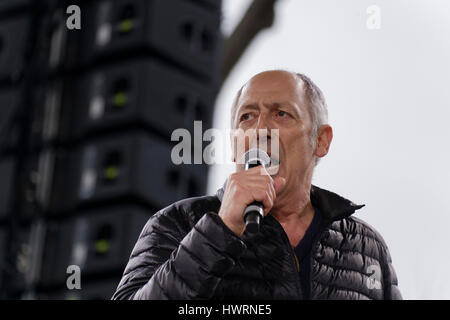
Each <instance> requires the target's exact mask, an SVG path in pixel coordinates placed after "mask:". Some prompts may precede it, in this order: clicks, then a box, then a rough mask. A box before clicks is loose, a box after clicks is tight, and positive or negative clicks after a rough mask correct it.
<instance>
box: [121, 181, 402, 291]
mask: <svg viewBox="0 0 450 320" xmlns="http://www.w3.org/2000/svg"><path fill="white" fill-rule="evenodd" d="M222 195H223V188H221V189H219V191H218V192H217V195H216V196H204V197H196V198H190V199H185V200H182V201H179V202H177V203H174V204H172V205H170V206H169V207H167V208H164V209H162V210H161V211H159V212H157V213H156V214H154V215H153V216H152V217H151V218H150V219H149V221H148V222H147V224H146V225H145V227H144V229H143V230H142V233H141V235H140V236H139V239H138V241H137V243H136V245H135V247H134V249H133V252H132V253H131V257H130V260H129V262H128V264H127V266H126V268H125V271H124V274H123V277H122V280H121V281H120V283H119V286H118V288H117V290H116V292H115V293H114V295H113V297H112V299H226V298H232V299H239V298H243V299H302V296H303V294H302V289H301V285H300V278H299V273H298V270H297V266H296V262H295V258H294V256H293V250H292V248H291V246H290V243H289V241H288V238H287V236H286V234H285V232H284V230H283V227H282V226H281V225H280V224H279V223H278V221H277V220H276V219H275V218H274V217H272V216H271V215H270V214H269V215H267V216H266V217H265V218H264V219H263V220H262V223H261V230H260V233H259V234H257V235H256V236H249V235H248V234H247V233H244V235H243V236H242V238H239V237H237V236H236V235H235V234H234V233H233V232H232V231H231V230H230V229H228V228H227V227H226V226H225V224H224V223H223V222H222V220H221V219H220V217H219V216H218V215H217V213H218V211H219V208H220V204H221V199H222ZM311 202H312V204H313V206H315V207H318V208H319V210H320V212H321V213H322V215H323V217H322V219H323V220H324V221H325V222H326V227H324V228H322V230H321V231H319V233H318V236H317V237H316V239H315V241H314V243H313V245H312V252H311V273H310V288H311V295H310V296H311V299H401V298H402V297H401V294H400V291H399V289H398V287H397V277H396V274H395V271H394V269H393V267H392V264H391V257H390V254H389V251H388V248H387V246H386V244H385V243H384V241H383V239H382V237H381V236H380V234H378V232H377V231H375V230H374V229H373V228H372V227H371V226H369V225H368V224H366V223H365V222H363V221H361V220H360V219H358V218H356V217H352V216H351V214H352V213H354V212H355V210H357V209H360V208H361V207H363V205H355V204H354V203H352V202H351V201H349V200H347V199H344V198H342V197H340V196H339V195H337V194H335V193H332V192H330V191H327V190H324V189H320V188H318V187H316V186H312V187H311Z"/></svg>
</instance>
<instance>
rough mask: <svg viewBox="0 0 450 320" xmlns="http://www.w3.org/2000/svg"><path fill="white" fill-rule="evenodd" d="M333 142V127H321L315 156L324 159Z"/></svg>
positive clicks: (326, 125)
mask: <svg viewBox="0 0 450 320" xmlns="http://www.w3.org/2000/svg"><path fill="white" fill-rule="evenodd" d="M331 140H333V129H332V128H331V126H329V125H328V124H325V125H323V126H321V127H320V129H319V132H318V133H317V141H316V142H317V144H316V150H315V151H314V154H315V155H316V156H317V157H319V158H322V157H324V156H325V155H326V154H327V153H328V150H329V149H330V145H331Z"/></svg>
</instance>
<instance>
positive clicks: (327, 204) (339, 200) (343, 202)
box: [216, 180, 365, 221]
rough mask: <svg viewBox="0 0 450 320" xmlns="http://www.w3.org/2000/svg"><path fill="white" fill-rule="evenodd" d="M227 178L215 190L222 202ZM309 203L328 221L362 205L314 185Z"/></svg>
mask: <svg viewBox="0 0 450 320" xmlns="http://www.w3.org/2000/svg"><path fill="white" fill-rule="evenodd" d="M226 183H227V180H225V183H224V184H223V186H222V187H221V188H220V189H218V190H217V193H216V196H217V198H218V199H219V200H220V202H222V198H223V193H224V189H225V186H226ZM310 197H311V203H312V205H313V206H314V207H316V208H318V209H319V211H320V212H321V213H322V218H323V219H324V220H328V221H335V220H340V219H343V218H346V217H348V216H350V215H352V214H353V213H354V212H355V211H356V210H358V209H361V208H362V207H364V206H365V205H364V204H361V205H357V204H355V203H353V202H352V201H350V200H348V199H346V198H344V197H342V196H340V195H338V194H336V193H334V192H331V191H328V190H325V189H321V188H319V187H317V186H315V185H311V191H310Z"/></svg>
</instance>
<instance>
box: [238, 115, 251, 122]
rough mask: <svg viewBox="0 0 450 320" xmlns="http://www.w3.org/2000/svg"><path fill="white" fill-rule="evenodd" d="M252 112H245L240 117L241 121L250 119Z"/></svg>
mask: <svg viewBox="0 0 450 320" xmlns="http://www.w3.org/2000/svg"><path fill="white" fill-rule="evenodd" d="M250 116H251V114H250V113H244V114H243V115H242V116H241V118H240V119H239V120H240V121H246V120H249V119H250Z"/></svg>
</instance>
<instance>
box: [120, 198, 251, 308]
mask: <svg viewBox="0 0 450 320" xmlns="http://www.w3.org/2000/svg"><path fill="white" fill-rule="evenodd" d="M183 219H186V215H184V214H182V213H181V212H180V210H179V209H177V208H176V207H175V206H171V207H169V208H166V209H163V210H161V211H160V212H158V213H156V214H155V215H153V216H152V217H151V218H150V219H149V221H148V222H147V224H146V225H145V227H144V229H143V230H142V232H141V235H140V236H139V239H138V241H137V243H136V245H135V247H134V249H133V251H132V253H131V256H130V260H129V261H128V264H127V266H126V268H125V271H124V274H123V276H122V279H121V281H120V283H119V285H118V288H117V290H116V292H115V293H114V295H113V297H112V299H136V300H141V299H181V300H185V299H209V298H211V297H212V296H213V294H214V291H215V289H216V288H217V286H218V284H219V283H220V281H221V279H222V278H223V276H224V275H225V274H226V273H227V272H228V271H230V270H231V269H232V268H233V266H234V265H235V263H236V260H237V259H238V258H239V257H240V256H241V254H242V253H243V252H244V251H245V249H246V246H245V244H244V242H243V241H242V240H241V239H240V238H239V237H237V236H236V235H235V234H234V233H233V232H232V231H231V230H230V229H228V228H227V227H226V225H225V224H224V223H223V222H222V220H221V219H220V217H219V216H218V215H217V214H216V213H214V212H209V213H206V214H204V215H203V216H202V217H201V218H200V220H198V222H197V223H196V224H195V225H194V227H193V228H191V229H190V230H188V229H187V228H186V225H189V224H188V223H187V222H186V221H184V220H183Z"/></svg>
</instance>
